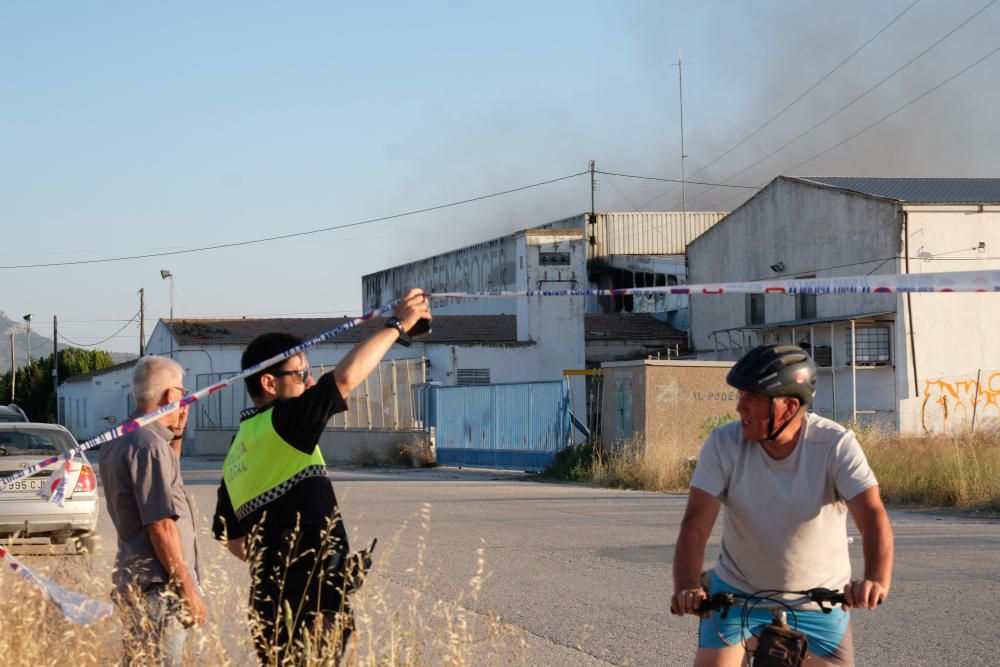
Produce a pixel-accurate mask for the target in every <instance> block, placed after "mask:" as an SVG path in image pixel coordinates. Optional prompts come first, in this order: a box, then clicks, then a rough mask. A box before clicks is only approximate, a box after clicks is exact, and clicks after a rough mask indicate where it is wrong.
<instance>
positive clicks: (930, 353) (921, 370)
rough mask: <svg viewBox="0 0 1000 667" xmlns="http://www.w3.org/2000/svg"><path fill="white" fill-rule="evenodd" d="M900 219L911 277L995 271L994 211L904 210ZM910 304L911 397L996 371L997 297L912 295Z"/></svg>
mask: <svg viewBox="0 0 1000 667" xmlns="http://www.w3.org/2000/svg"><path fill="white" fill-rule="evenodd" d="M906 214H907V218H908V220H907V227H908V230H909V242H910V257H911V259H910V272H911V273H930V272H941V271H968V270H975V269H994V270H995V269H1000V206H994V207H984V210H982V211H980V207H978V206H934V207H931V206H920V207H916V206H908V207H906ZM980 242H983V243H985V248H984V250H983V251H982V252H980V251H979V250H977V249H975V248H976V247H977V246H978V245H979V243H980ZM914 258H917V259H914ZM991 258H992V259H991ZM910 301H911V303H912V313H911V320H910V321H911V323H912V328H913V341H914V344H915V346H916V374H917V384H916V386H914V385H913V383H912V378H913V369H912V368H911V369H910V374H909V378H910V392H909V394H910V396H911V397H913V396H917V395H920V396H923V395H925V394H926V393H927V392H932V391H935V387H937V386H938V384H939V383H941V382H946V381H947V379H948V378H963V377H964V378H970V377H971V378H972V379H973V380H975V376H976V372H977V371H979V370H980V369H982V370H993V369H998V368H1000V335H998V334H1000V294H996V293H989V294H913V295H911V297H910ZM907 342H909V338H907Z"/></svg>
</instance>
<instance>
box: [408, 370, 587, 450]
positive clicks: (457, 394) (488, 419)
mask: <svg viewBox="0 0 1000 667" xmlns="http://www.w3.org/2000/svg"><path fill="white" fill-rule="evenodd" d="M421 392H422V393H423V392H425V393H424V425H425V426H424V427H425V429H426V430H427V431H428V433H429V434H430V435H431V437H432V440H433V442H434V443H435V446H436V452H437V462H438V463H439V464H441V465H469V466H482V467H489V468H510V469H515V470H541V469H543V468H545V467H546V466H548V465H549V464H550V463H551V462H552V459H553V458H554V457H555V454H556V452H558V451H559V450H561V449H562V448H563V447H565V446H566V444H567V443H568V442H569V439H570V412H569V387H568V385H567V384H566V383H565V382H563V381H555V382H524V383H512V384H491V385H483V386H465V387H439V386H434V385H425V386H424V387H422V388H421Z"/></svg>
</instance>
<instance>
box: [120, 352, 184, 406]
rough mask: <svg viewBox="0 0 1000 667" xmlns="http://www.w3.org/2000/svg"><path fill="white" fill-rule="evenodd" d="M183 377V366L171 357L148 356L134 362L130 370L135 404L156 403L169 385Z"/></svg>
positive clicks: (178, 381) (176, 384) (177, 384)
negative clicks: (133, 367)
mask: <svg viewBox="0 0 1000 667" xmlns="http://www.w3.org/2000/svg"><path fill="white" fill-rule="evenodd" d="M183 379H184V367H183V366H181V365H180V364H179V363H177V362H176V361H174V360H173V359H168V358H166V357H157V356H148V357H142V358H140V359H139V361H137V362H135V369H134V370H133V371H132V397H133V398H135V404H136V406H140V405H145V406H149V405H156V404H157V403H158V402H159V400H160V397H162V396H163V392H165V391H166V390H167V389H169V388H170V387H175V386H179V385H180V384H181V381H182V380H183Z"/></svg>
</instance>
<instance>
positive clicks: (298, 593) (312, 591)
mask: <svg viewBox="0 0 1000 667" xmlns="http://www.w3.org/2000/svg"><path fill="white" fill-rule="evenodd" d="M343 563H344V559H343V557H342V556H341V555H340V554H335V555H334V556H331V557H329V558H326V559H324V561H323V562H322V563H320V564H317V563H316V560H315V559H314V558H308V557H305V558H302V557H300V558H298V559H296V560H295V561H294V562H292V563H290V564H286V563H284V562H282V563H280V564H274V563H263V564H262V567H259V568H253V571H252V572H251V574H252V575H253V576H254V585H253V586H252V588H251V598H250V628H251V632H252V633H253V638H254V647H255V648H256V650H257V657H258V659H259V660H260V662H261V664H263V665H281V664H286V663H291V664H299V663H302V662H305V661H306V660H305V659H306V658H316V657H317V656H323V657H324V658H326V659H330V658H332V659H333V662H334V663H336V662H337V661H339V659H340V656H341V655H342V654H343V651H344V647H345V646H346V644H347V640H348V639H349V638H350V636H351V632H352V631H353V629H354V616H353V613H352V612H351V608H350V605H349V604H348V602H347V598H346V596H345V595H344V569H343ZM289 626H290V627H291V631H289ZM307 641H308V651H307V650H306V645H307ZM307 653H308V655H307Z"/></svg>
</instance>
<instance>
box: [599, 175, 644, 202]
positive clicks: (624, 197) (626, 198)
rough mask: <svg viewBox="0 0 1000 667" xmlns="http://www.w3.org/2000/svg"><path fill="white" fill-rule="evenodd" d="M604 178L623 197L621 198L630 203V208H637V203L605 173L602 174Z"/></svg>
mask: <svg viewBox="0 0 1000 667" xmlns="http://www.w3.org/2000/svg"><path fill="white" fill-rule="evenodd" d="M595 172H596V170H595ZM602 176H604V180H605V181H606V182H607V183H608V185H610V186H611V187H613V188H614V189H615V192H617V193H618V194H619V195H621V198H622V199H624V200H625V201H627V202H628V205H629V206H631V207H632V208H635V203H634V202H633V201H632V200H631V199H629V198H628V195H626V194H625V193H624V192H622V191H621V188H619V187H618V186H617V185H615V182H614V181H612V180H611V179H610V178H608V177H607V175H605V174H603V173H602Z"/></svg>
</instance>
